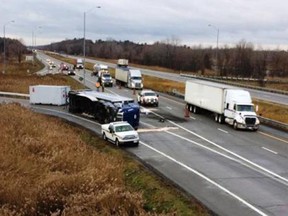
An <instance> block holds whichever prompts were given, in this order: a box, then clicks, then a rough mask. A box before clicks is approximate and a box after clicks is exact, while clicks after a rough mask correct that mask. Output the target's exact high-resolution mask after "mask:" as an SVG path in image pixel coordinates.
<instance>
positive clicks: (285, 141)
mask: <svg viewBox="0 0 288 216" xmlns="http://www.w3.org/2000/svg"><path fill="white" fill-rule="evenodd" d="M258 133H260V134H263V135H264V136H268V137H270V138H273V139H276V140H279V141H281V142H284V143H288V141H287V140H283V139H280V138H278V137H275V136H272V135H269V134H267V133H263V132H260V131H258Z"/></svg>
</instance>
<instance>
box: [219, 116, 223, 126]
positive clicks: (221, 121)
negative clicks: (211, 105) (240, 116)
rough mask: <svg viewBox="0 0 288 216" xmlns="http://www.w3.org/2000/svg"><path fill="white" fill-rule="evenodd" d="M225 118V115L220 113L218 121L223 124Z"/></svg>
mask: <svg viewBox="0 0 288 216" xmlns="http://www.w3.org/2000/svg"><path fill="white" fill-rule="evenodd" d="M223 118H224V117H223V115H219V116H218V123H219V124H222V123H223Z"/></svg>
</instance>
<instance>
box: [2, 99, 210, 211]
mask: <svg viewBox="0 0 288 216" xmlns="http://www.w3.org/2000/svg"><path fill="white" fill-rule="evenodd" d="M0 125H2V127H0V140H1V144H0V167H1V168H0V215H50V214H52V213H55V215H60V214H62V215H85V216H86V215H149V214H150V215H151V214H157V215H158V214H165V215H173V214H174V213H175V214H177V212H178V213H180V212H182V213H183V214H185V215H207V214H208V213H207V211H206V210H205V209H204V208H202V207H201V206H199V205H195V206H194V208H192V207H191V206H192V205H191V203H188V201H185V200H184V199H183V197H182V198H181V197H180V198H179V197H177V196H179V194H178V195H177V193H176V194H175V192H171V191H173V190H171V189H170V190H169V189H167V187H166V189H165V187H164V188H163V184H162V186H161V183H159V181H157V180H155V178H153V177H151V175H150V177H147V173H146V174H145V175H144V172H143V171H141V170H140V165H139V164H138V165H137V163H134V162H132V159H131V158H130V159H129V158H127V156H126V157H124V156H123V155H122V153H121V151H119V149H115V148H111V147H109V145H108V146H107V143H105V142H104V141H103V140H102V139H100V138H99V137H95V136H93V137H92V136H90V135H89V133H87V132H85V131H82V130H81V129H79V128H76V127H73V126H70V125H68V124H66V123H64V122H63V121H61V120H59V119H56V118H51V117H47V116H44V115H41V114H36V113H33V112H32V111H30V110H28V109H27V108H24V107H21V106H20V105H18V104H1V105H0ZM3 126H4V127H3ZM87 143H89V144H91V145H93V146H94V147H98V150H97V149H96V148H94V147H92V146H91V145H87ZM127 161H128V162H127ZM131 163H132V164H133V165H131ZM127 164H128V165H127ZM128 170H129V171H128ZM137 174H140V176H138V178H140V179H142V180H143V179H144V180H147V179H149V180H151V181H149V182H145V181H142V183H143V182H145V185H149V183H150V182H153V185H152V186H150V187H148V189H150V190H147V191H150V193H151V192H152V193H151V194H148V195H147V194H146V196H147V197H148V198H147V197H146V196H145V197H146V198H144V197H143V193H145V189H146V188H147V186H143V185H141V184H136V185H133V184H132V183H131V177H133V179H135V178H137ZM135 175H136V177H135ZM132 182H134V184H135V181H132ZM156 182H158V183H157V184H156ZM126 184H128V185H126ZM136 186H137V188H136ZM152 187H153V188H154V189H153V188H152ZM135 188H136V189H135ZM156 188H157V190H156ZM154 191H157V194H159V191H161V193H160V194H159V195H157V194H156V193H154ZM155 194H156V195H155ZM173 194H174V195H173ZM163 196H164V197H163ZM161 197H162V198H161ZM149 199H150V200H149ZM152 199H154V200H155V201H154V203H153V201H152ZM147 200H149V201H147ZM183 200H184V201H183ZM156 201H157V203H155V202H156ZM167 203H168V204H169V205H168V204H167ZM185 203H186V204H185ZM188 206H190V209H189V207H188Z"/></svg>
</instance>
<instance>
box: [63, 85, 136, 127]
mask: <svg viewBox="0 0 288 216" xmlns="http://www.w3.org/2000/svg"><path fill="white" fill-rule="evenodd" d="M68 96H69V112H71V113H79V114H82V113H85V114H88V115H90V116H93V117H94V118H95V119H96V120H97V121H99V123H101V124H104V123H109V122H114V121H127V122H128V123H129V124H130V125H132V126H133V127H134V128H136V129H137V128H138V126H139V120H140V107H139V105H138V104H137V103H135V102H134V100H133V99H131V98H127V97H122V96H119V95H113V94H110V93H107V92H98V91H94V90H81V91H70V92H69V94H68Z"/></svg>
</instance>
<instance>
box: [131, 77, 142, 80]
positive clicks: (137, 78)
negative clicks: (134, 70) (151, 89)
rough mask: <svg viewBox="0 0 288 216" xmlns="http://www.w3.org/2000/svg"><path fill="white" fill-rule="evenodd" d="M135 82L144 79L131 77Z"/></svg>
mask: <svg viewBox="0 0 288 216" xmlns="http://www.w3.org/2000/svg"><path fill="white" fill-rule="evenodd" d="M131 79H133V80H142V77H131Z"/></svg>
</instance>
